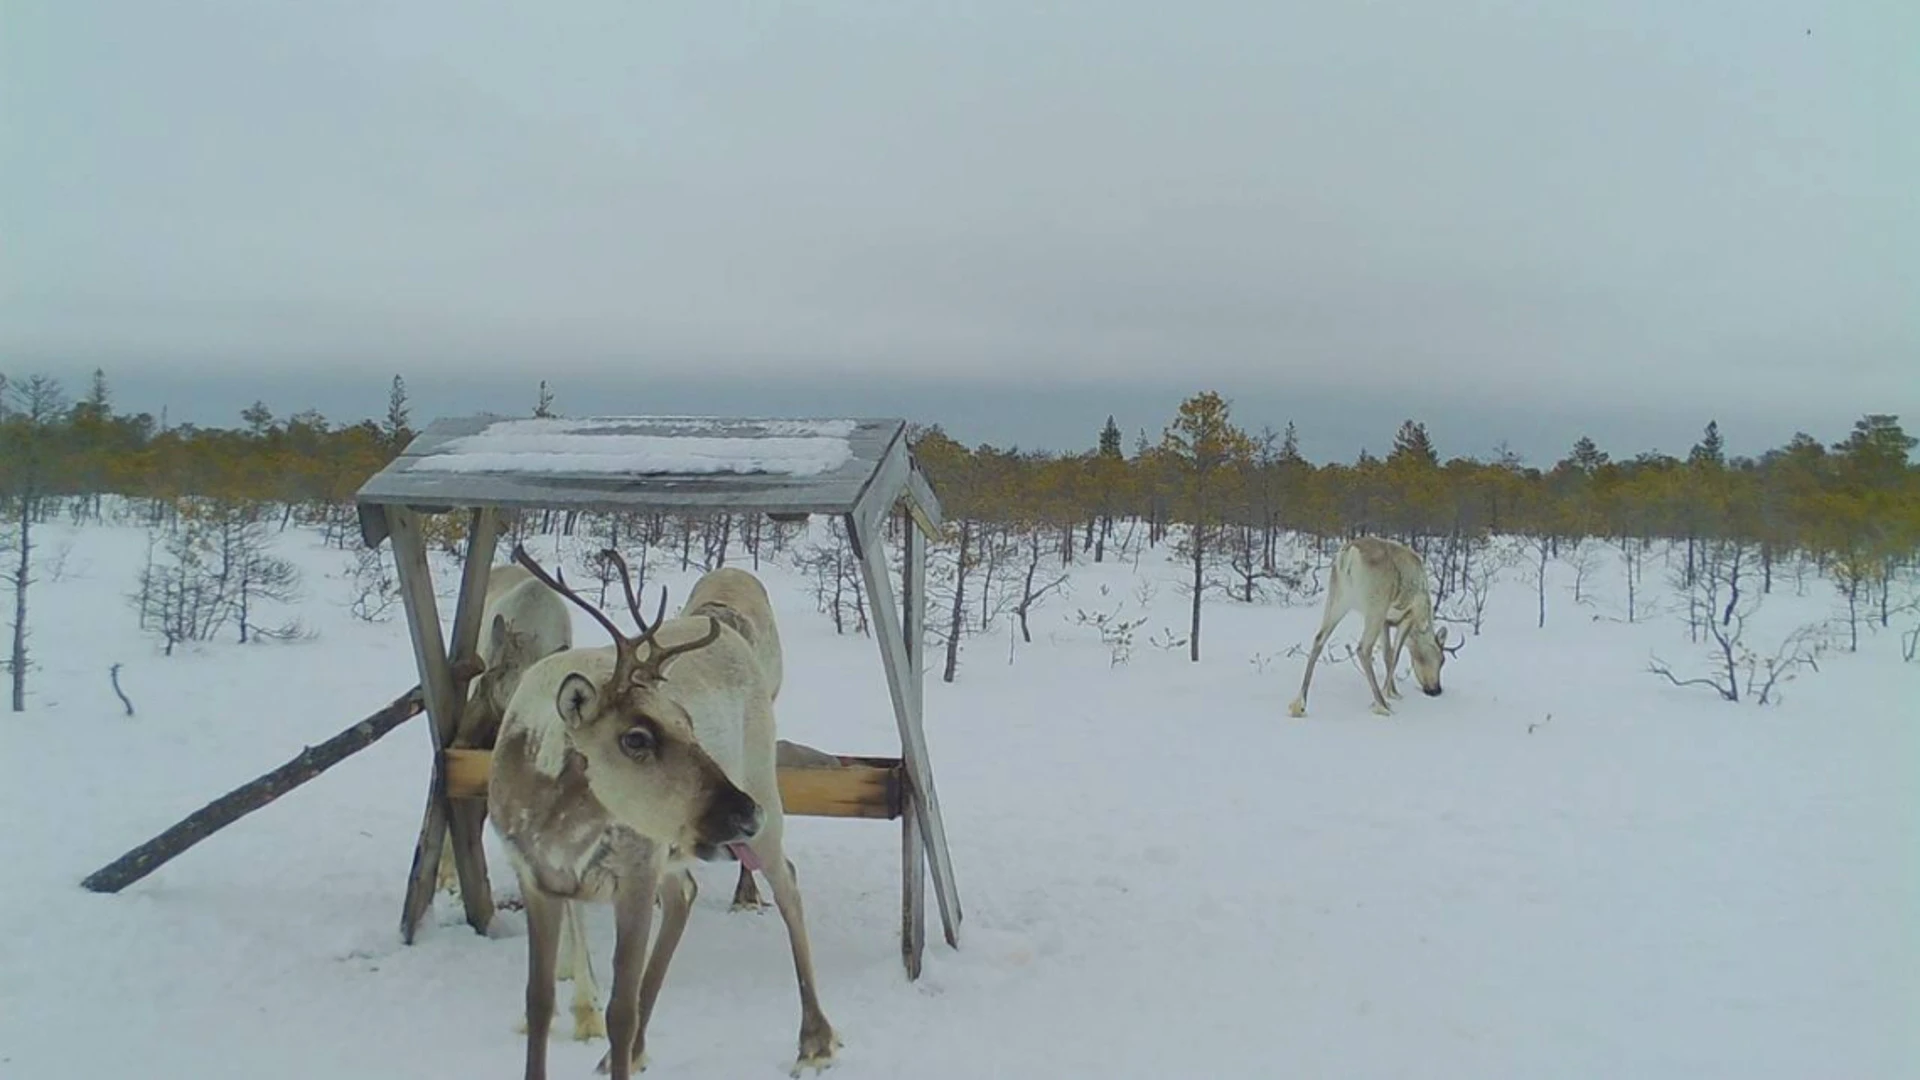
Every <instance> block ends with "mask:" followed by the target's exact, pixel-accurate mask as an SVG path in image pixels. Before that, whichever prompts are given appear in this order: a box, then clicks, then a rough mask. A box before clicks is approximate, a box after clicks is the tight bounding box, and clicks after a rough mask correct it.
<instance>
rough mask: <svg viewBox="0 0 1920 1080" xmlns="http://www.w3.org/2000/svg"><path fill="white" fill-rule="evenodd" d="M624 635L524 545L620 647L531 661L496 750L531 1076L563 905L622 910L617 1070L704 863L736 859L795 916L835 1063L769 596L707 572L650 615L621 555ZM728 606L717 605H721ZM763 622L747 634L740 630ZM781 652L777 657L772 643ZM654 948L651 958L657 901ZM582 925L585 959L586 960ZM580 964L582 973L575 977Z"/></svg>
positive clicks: (640, 1051) (654, 991)
mask: <svg viewBox="0 0 1920 1080" xmlns="http://www.w3.org/2000/svg"><path fill="white" fill-rule="evenodd" d="M609 554H610V557H611V558H612V560H613V562H614V565H615V566H616V568H617V569H618V570H619V571H620V577H621V582H622V586H623V588H624V590H625V592H626V600H627V608H628V610H629V611H630V612H632V614H633V616H634V621H635V622H636V623H637V624H638V625H639V627H640V633H639V636H638V637H629V636H627V635H626V634H623V633H622V632H621V631H620V629H619V628H618V627H616V626H615V625H614V624H613V621H612V620H611V619H609V618H608V617H607V616H606V615H605V614H604V613H602V612H601V611H600V610H599V609H598V608H596V607H594V606H593V605H592V604H589V603H588V602H587V601H585V600H584V599H582V598H581V597H580V596H579V595H578V594H576V593H575V592H574V591H573V590H571V589H569V588H568V587H567V586H566V585H565V583H564V582H562V581H559V580H556V579H553V578H550V577H548V576H547V574H546V572H545V571H544V570H542V569H541V568H540V567H539V566H538V565H537V564H536V563H534V561H533V559H532V558H531V557H530V556H528V555H527V553H526V551H525V550H524V549H522V548H516V549H515V550H514V555H513V557H514V561H515V562H518V563H520V564H521V565H523V566H525V567H526V568H527V569H528V570H529V571H531V572H532V573H533V575H534V576H535V577H537V578H539V579H540V580H541V581H543V582H545V583H546V584H547V585H549V586H550V587H551V588H553V589H554V590H555V591H556V592H558V593H560V595H562V596H564V597H565V598H567V599H568V600H570V601H572V602H573V603H574V604H577V605H579V607H580V608H581V609H582V610H584V611H586V612H587V614H588V615H590V616H592V617H593V619H594V620H595V621H596V622H598V623H599V624H600V625H601V626H602V627H604V628H605V629H606V631H607V632H608V634H609V635H611V636H612V638H613V642H614V644H613V647H612V648H599V649H584V648H576V649H570V650H568V651H566V652H563V653H559V654H557V655H554V656H549V657H547V658H546V659H544V660H542V661H540V662H539V663H537V664H535V665H534V666H533V667H532V668H531V669H530V670H528V671H527V673H526V675H525V677H523V678H522V679H521V681H520V687H519V689H518V690H516V691H515V692H514V695H513V699H512V701H511V703H510V704H509V705H508V707H507V712H506V716H505V718H504V719H503V721H502V723H501V727H500V737H499V739H498V741H497V742H496V743H495V746H494V752H493V773H492V778H491V780H490V781H489V783H488V790H487V808H488V811H489V816H490V818H491V820H492V821H493V824H494V828H495V830H496V831H497V832H498V834H499V836H500V838H501V839H502V840H503V841H504V845H505V847H506V849H507V855H508V859H509V861H510V862H511V863H512V864H513V868H514V872H515V874H516V875H517V876H518V877H519V879H520V891H521V897H522V899H523V900H524V902H525V904H526V913H527V958H528V962H527V992H526V1023H527V1059H526V1073H525V1075H526V1077H527V1080H544V1077H545V1076H546V1057H547V1055H546V1049H547V1035H548V1031H549V1030H550V1028H551V1026H552V1021H553V998H554V978H555V965H556V962H557V960H558V951H559V945H560V937H561V932H562V925H563V922H564V921H567V920H570V919H573V916H571V915H569V914H568V909H569V908H572V907H574V906H575V905H577V904H580V903H585V902H599V903H611V904H612V906H613V909H614V921H615V925H616V927H617V940H616V942H615V945H614V952H613V987H612V992H611V994H610V995H609V999H608V1002H607V1009H606V1029H607V1032H608V1035H609V1041H610V1042H611V1044H612V1045H611V1046H610V1047H609V1049H608V1051H607V1056H606V1058H605V1059H603V1060H602V1062H601V1067H602V1069H603V1070H604V1071H608V1072H611V1073H612V1075H613V1076H614V1078H615V1080H628V1078H630V1077H631V1076H632V1074H633V1073H634V1072H635V1071H637V1070H639V1069H643V1068H645V1064H646V1026H647V1020H648V1018H649V1017H650V1016H651V1015H652V1012H653V1006H654V1003H655V1001H656V1000H657V999H658V997H659V993H660V987H661V984H662V983H663V982H664V981H665V979H666V973H667V965H668V964H669V963H670V962H671V961H672V959H673V953H674V950H675V949H676V948H677V947H678V946H679V943H680V937H681V935H682V933H683V932H684V931H685V930H686V924H687V917H688V914H689V911H690V909H691V907H692V904H693V900H694V896H695V894H696V892H697V887H696V885H695V883H694V880H693V875H692V873H691V872H690V870H689V864H690V862H691V860H693V859H696V858H697V859H702V860H706V861H717V860H720V859H724V858H728V857H731V858H734V859H737V860H739V861H740V863H741V864H742V865H743V866H745V867H747V868H749V869H758V870H760V871H761V872H762V873H764V874H766V876H767V880H768V882H769V883H770V884H771V885H772V886H773V896H774V902H775V903H776V904H777V905H778V906H779V908H780V914H781V917H782V919H783V920H784V921H785V922H786V926H787V938H788V943H789V945H790V946H791V948H792V952H793V966H794V972H795V975H796V976H797V978H798V981H799V989H800V1041H799V1049H800V1055H799V1060H798V1061H797V1062H796V1064H795V1065H794V1070H793V1071H794V1073H795V1075H798V1073H799V1071H800V1069H801V1067H802V1066H807V1065H812V1066H816V1067H818V1066H824V1065H826V1064H827V1063H828V1062H830V1061H831V1060H832V1058H833V1051H834V1050H835V1049H836V1048H837V1047H838V1045H839V1040H838V1039H837V1038H836V1037H835V1035H834V1031H833V1027H832V1025H831V1024H829V1023H828V1022H827V1018H826V1015H825V1014H824V1013H822V1012H821V1010H820V1003H819V1001H818V999H817V997H816V996H815V991H814V977H813V956H812V947H811V945H810V944H809V943H808V940H807V930H806V921H805V916H804V914H803V912H802V909H801V901H800V889H799V885H798V883H797V881H796V879H795V875H794V870H793V865H792V864H791V863H790V862H788V861H787V859H786V856H785V854H784V852H783V850H782V839H783V834H784V819H783V816H782V810H781V804H780V788H779V784H778V781H777V777H776V773H775V749H774V747H775V741H776V740H775V737H774V719H773V702H772V695H771V694H770V693H769V691H768V672H767V664H766V662H765V658H764V656H762V655H760V654H761V653H763V652H767V651H773V650H776V649H777V646H778V638H777V637H776V636H775V631H774V629H773V612H772V606H771V604H770V603H769V602H768V600H767V596H766V591H765V590H764V589H763V588H762V587H761V586H760V584H759V582H758V581H757V580H755V579H754V578H753V577H752V576H751V575H749V574H746V573H745V572H743V571H740V570H737V569H736V570H717V571H714V572H713V573H711V574H709V575H707V576H706V577H705V578H702V579H701V583H700V585H699V586H696V587H695V589H694V595H693V598H692V600H691V601H690V603H689V607H697V608H699V609H701V614H699V615H682V616H679V617H676V618H672V619H668V618H666V596H665V593H664V591H663V592H662V595H661V598H660V610H659V611H658V612H657V613H656V615H655V617H654V621H653V623H652V624H651V625H649V624H648V622H647V621H646V619H645V618H643V617H642V616H641V615H640V604H639V599H638V597H636V596H635V595H634V592H633V583H632V579H631V577H629V576H628V573H627V568H626V565H625V563H624V562H623V561H621V560H620V559H619V556H618V555H617V554H612V553H609ZM722 608H724V609H725V610H724V611H722V610H721V609H722ZM740 623H745V624H746V625H747V626H748V627H749V628H750V629H752V630H753V631H754V637H753V639H752V640H751V641H749V640H748V639H747V638H746V637H745V636H743V635H742V634H741V632H740V631H739V630H737V629H735V626H736V625H738V624H740ZM776 655H777V653H776ZM656 901H658V903H659V905H660V908H661V913H662V914H661V922H660V932H659V940H658V941H657V942H655V943H654V946H653V949H652V951H651V955H648V948H647V939H648V935H649V932H650V930H651V929H652V922H653V908H654V904H655V902H656ZM583 929H584V927H583V926H581V925H580V924H579V922H578V921H574V924H573V927H572V936H573V937H574V951H575V952H576V953H578V954H584V952H585V935H584V934H583V933H581V931H582V930H583ZM582 976H585V977H586V978H588V979H590V978H591V975H590V972H589V971H588V970H587V969H586V967H585V965H584V964H583V965H580V966H578V967H576V969H575V983H576V986H577V985H578V984H579V983H580V982H581V979H582Z"/></svg>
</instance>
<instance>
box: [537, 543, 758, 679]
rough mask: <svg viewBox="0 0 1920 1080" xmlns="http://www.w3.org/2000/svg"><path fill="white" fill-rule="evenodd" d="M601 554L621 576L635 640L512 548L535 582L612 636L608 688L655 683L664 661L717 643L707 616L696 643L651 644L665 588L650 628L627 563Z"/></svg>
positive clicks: (562, 580)
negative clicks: (646, 648)
mask: <svg viewBox="0 0 1920 1080" xmlns="http://www.w3.org/2000/svg"><path fill="white" fill-rule="evenodd" d="M600 554H601V557H602V558H605V559H607V560H608V561H610V562H612V563H613V565H614V568H615V569H616V570H618V571H619V572H620V590H621V592H623V593H625V594H626V600H627V610H628V611H630V612H632V613H633V621H634V622H635V623H638V624H639V626H640V635H639V636H638V637H628V636H627V635H626V634H624V633H622V632H621V631H620V628H619V627H618V626H615V625H614V624H613V620H612V619H609V618H607V615H606V613H605V612H603V611H601V610H600V609H599V608H597V607H595V606H594V605H592V604H591V603H588V602H587V600H586V599H585V598H584V597H582V596H581V595H580V594H579V593H576V592H574V591H573V590H572V589H571V588H569V587H568V586H567V582H566V576H565V574H564V573H561V572H556V573H554V574H548V573H547V572H546V570H545V569H543V568H542V567H541V566H540V564H539V563H537V562H535V561H534V558H533V556H531V555H529V554H527V549H526V546H525V545H523V544H515V545H514V546H513V561H514V562H517V563H519V564H520V565H521V566H524V567H526V568H527V572H528V573H530V574H532V575H533V576H534V577H536V578H538V579H539V580H540V582H541V583H542V584H544V585H546V586H547V587H548V588H550V589H552V590H553V591H554V592H557V593H559V594H560V595H561V596H564V597H566V598H567V599H568V600H571V601H572V602H573V603H574V604H575V605H577V606H578V607H579V608H580V609H581V610H582V611H585V612H586V613H587V614H589V615H591V616H593V621H595V622H597V623H599V624H600V625H601V626H603V627H605V628H606V631H607V633H609V634H611V635H613V641H614V644H615V645H616V646H617V647H618V651H617V654H616V656H617V658H616V659H615V661H614V665H613V679H612V683H611V685H614V686H631V685H633V684H634V683H639V682H653V681H657V680H659V679H660V678H662V677H663V675H662V669H663V668H664V667H666V663H667V661H669V660H671V659H673V658H674V657H676V656H679V655H680V654H682V653H689V652H692V651H693V650H695V649H699V648H704V647H706V646H708V645H711V644H713V643H714V642H715V641H716V640H718V639H719V637H720V622H719V620H717V619H715V618H714V617H713V616H711V615H709V616H707V632H706V634H705V635H704V636H702V637H700V638H699V639H697V640H695V641H688V642H682V643H681V644H679V645H673V646H667V647H662V646H661V645H659V644H658V643H657V642H655V641H654V635H655V634H657V633H659V631H660V628H661V627H662V626H664V625H666V622H667V589H666V586H664V585H663V586H661V587H660V607H659V610H657V611H655V612H654V615H653V622H652V623H651V624H649V623H648V622H647V620H646V618H645V617H644V616H642V615H641V614H640V597H639V595H638V594H637V593H636V592H635V590H634V588H633V576H632V575H631V574H630V573H629V572H628V570H627V561H626V560H625V559H623V558H621V557H620V553H619V552H617V551H615V550H613V549H612V548H607V549H606V550H604V551H602V552H601V553H600ZM649 643H652V644H653V651H652V652H651V653H649V654H648V655H647V657H646V658H645V659H642V658H641V657H640V647H641V646H642V645H646V644H649Z"/></svg>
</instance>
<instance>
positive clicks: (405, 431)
mask: <svg viewBox="0 0 1920 1080" xmlns="http://www.w3.org/2000/svg"><path fill="white" fill-rule="evenodd" d="M382 433H383V434H384V435H385V436H386V440H387V445H388V446H389V447H391V448H392V449H394V450H400V449H402V448H404V447H405V446H406V445H407V443H409V442H411V441H413V429H412V428H410V427H408V426H407V382H406V380H405V379H402V378H401V377H400V376H398V375H395V376H394V377H393V386H392V388H391V389H389V390H388V391H387V424H386V427H385V428H383V429H382Z"/></svg>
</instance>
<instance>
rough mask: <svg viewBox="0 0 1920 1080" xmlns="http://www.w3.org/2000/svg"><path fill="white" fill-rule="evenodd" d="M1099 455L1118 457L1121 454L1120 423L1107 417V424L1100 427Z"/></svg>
mask: <svg viewBox="0 0 1920 1080" xmlns="http://www.w3.org/2000/svg"><path fill="white" fill-rule="evenodd" d="M1100 456H1101V457H1105V458H1118V457H1121V456H1123V455H1122V452H1121V449H1120V425H1119V424H1116V423H1114V422H1113V417H1111V416H1109V417H1107V426H1106V427H1103V428H1101V429H1100Z"/></svg>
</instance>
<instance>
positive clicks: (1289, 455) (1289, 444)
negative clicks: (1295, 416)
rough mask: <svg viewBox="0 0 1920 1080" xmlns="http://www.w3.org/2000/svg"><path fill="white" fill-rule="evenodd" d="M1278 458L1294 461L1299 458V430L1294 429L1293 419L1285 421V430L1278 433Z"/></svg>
mask: <svg viewBox="0 0 1920 1080" xmlns="http://www.w3.org/2000/svg"><path fill="white" fill-rule="evenodd" d="M1280 460H1281V461H1286V462H1294V461H1299V460H1301V458H1300V432H1299V431H1297V430H1295V428H1294V426H1293V421H1291V420H1289V421H1287V430H1286V431H1284V432H1282V433H1281V434H1280Z"/></svg>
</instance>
